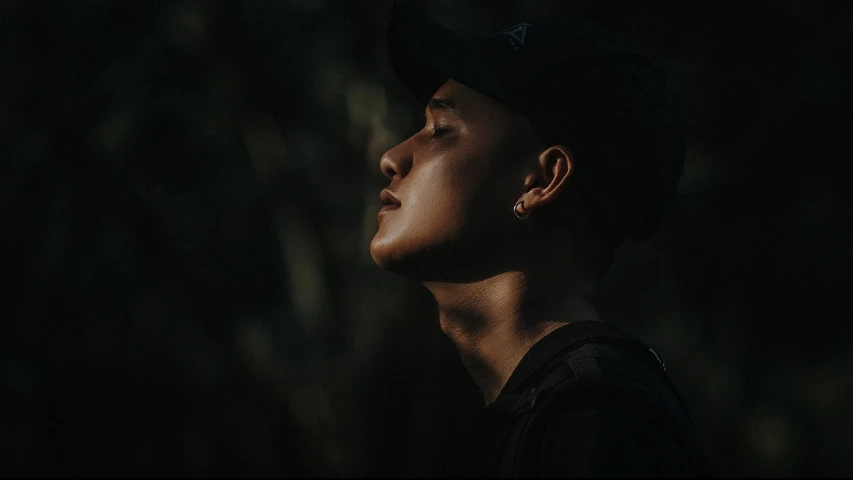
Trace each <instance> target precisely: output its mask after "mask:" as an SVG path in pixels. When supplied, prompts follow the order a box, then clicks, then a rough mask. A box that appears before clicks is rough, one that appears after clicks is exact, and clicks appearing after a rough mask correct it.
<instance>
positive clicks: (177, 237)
mask: <svg viewBox="0 0 853 480" xmlns="http://www.w3.org/2000/svg"><path fill="white" fill-rule="evenodd" d="M425 7H426V8H427V10H429V11H430V12H431V13H432V14H433V15H434V16H435V17H436V18H437V19H439V20H440V21H442V22H444V23H446V24H447V25H449V26H451V27H454V28H464V29H467V30H468V31H470V32H472V33H481V34H484V33H489V32H492V31H496V30H498V29H499V28H501V27H503V26H506V25H508V24H511V23H514V22H515V21H518V20H521V19H523V18H525V17H528V18H529V17H532V16H535V15H537V14H540V13H543V12H549V11H551V12H553V11H562V12H566V13H574V14H580V15H586V16H588V17H590V18H592V19H594V20H597V21H599V22H601V23H604V24H606V25H609V26H611V27H613V28H614V29H616V30H618V31H621V32H624V33H626V34H627V35H629V36H630V37H631V38H632V39H633V40H635V41H636V42H637V43H638V44H639V45H641V46H642V47H643V48H644V49H645V50H646V51H647V52H648V53H649V55H650V56H652V57H653V58H654V59H655V60H656V61H658V62H659V63H660V64H661V65H662V66H663V67H664V69H665V70H666V71H667V72H668V74H669V81H670V85H671V87H672V89H673V91H674V92H675V94H676V96H677V98H678V99H679V101H680V105H681V113H682V116H683V118H684V121H685V125H686V128H687V131H688V136H689V143H688V152H687V165H686V171H685V175H684V178H683V180H682V183H681V186H680V189H679V193H678V196H677V198H676V199H675V202H674V204H673V206H672V208H671V210H670V213H669V215H668V217H667V220H666V222H665V225H664V227H663V228H662V230H661V231H660V232H658V233H657V234H656V235H654V236H653V237H652V238H650V239H649V240H647V241H645V242H643V243H638V244H628V245H625V246H624V247H623V248H622V249H621V250H620V251H619V253H618V256H617V261H616V264H615V265H614V268H613V270H612V271H611V274H610V276H609V277H608V279H607V281H606V285H605V288H604V289H603V291H602V292H601V295H600V296H599V297H600V298H599V299H598V303H599V306H600V309H601V311H602V314H603V315H604V317H605V318H606V319H608V320H610V321H612V322H613V323H615V324H617V325H619V326H621V327H623V328H625V329H626V330H627V331H629V332H631V333H633V334H635V335H637V336H638V337H640V338H641V339H643V340H645V341H646V342H647V343H649V344H651V345H653V346H654V347H655V348H656V349H657V350H658V351H659V352H660V353H661V355H662V356H663V357H664V360H665V361H666V362H667V365H668V366H669V368H670V372H671V375H672V377H673V379H674V381H675V382H676V384H677V385H679V387H680V388H681V390H682V393H683V396H684V397H685V398H686V400H687V402H688V403H689V405H690V407H691V410H692V414H693V416H694V418H695V420H696V423H697V425H698V427H699V429H700V431H701V433H702V437H703V439H704V441H705V442H706V444H707V445H708V447H709V450H710V451H711V453H712V455H713V457H714V459H715V461H716V463H717V465H718V467H719V470H720V472H721V473H722V474H724V475H738V474H746V475H762V476H776V475H783V476H806V475H817V476H843V475H853V455H851V453H853V452H851V451H850V448H849V441H848V437H849V432H850V431H851V428H853V413H851V411H850V410H849V409H847V408H846V407H847V405H849V403H850V402H851V400H853V398H851V395H850V393H851V392H850V383H851V382H850V375H849V373H848V372H850V371H851V370H853V350H850V349H849V348H848V339H849V338H850V335H851V333H853V332H851V323H853V322H851V320H853V315H851V313H853V308H851V303H850V302H849V298H848V297H847V295H848V294H849V293H848V290H849V287H848V286H847V285H849V283H850V282H849V272H850V268H851V264H853V255H851V249H850V248H849V243H850V242H849V239H850V236H851V232H853V211H851V178H853V176H851V175H850V173H851V171H850V170H851V169H850V164H851V161H850V160H851V159H850V152H851V151H853V145H851V144H853V140H852V139H853V136H851V134H850V132H851V131H853V128H851V127H853V125H851V118H853V117H852V116H851V115H850V106H851V90H850V84H851V71H853V68H851V67H853V14H852V13H853V12H851V5H850V4H849V3H845V2H820V3H813V2H770V1H753V2H741V3H739V4H737V5H735V4H728V3H726V4H721V3H719V2H708V3H701V4H696V3H681V4H663V3H660V4H639V3H637V2H631V3H627V2H626V3H613V2H592V1H579V2H560V1H556V0H553V1H545V0H539V1H526V2H516V3H514V4H509V3H505V2H490V1H486V0H477V1H466V2H450V1H434V2H429V3H425ZM389 12H390V2H389V1H387V0H384V1H381V2H365V1H358V2H356V1H342V0H339V1H331V0H326V1H322V0H291V1H272V0H268V1H261V0H254V1H244V2H213V1H200V0H199V1H172V2H163V1H144V2H143V1H128V2H111V1H103V0H86V1H83V0H80V1H76V2H65V1H39V2H30V1H27V0H5V1H3V2H2V3H0V66H2V75H0V154H2V159H3V161H2V164H0V168H2V176H0V182H2V183H0V186H2V188H0V227H2V233H3V234H2V242H0V252H2V262H3V263H2V266H3V271H5V272H7V275H8V276H9V277H10V279H9V281H7V282H6V286H5V287H4V288H3V289H2V294H3V297H2V298H0V300H2V306H3V312H4V313H3V320H4V321H3V322H2V323H0V329H2V337H1V338H2V340H3V350H2V351H0V354H2V358H0V360H2V368H3V369H4V376H3V384H2V392H3V395H2V400H0V402H2V403H0V411H2V417H0V418H2V424H0V448H1V449H2V450H0V451H2V454H0V462H2V463H0V473H2V474H3V475H4V476H8V475H169V474H177V475H216V476H228V475H239V476H259V475H265V476H266V475H275V476H297V475H356V476H361V475H369V474H375V475H380V476H396V475H403V476H422V475H427V474H430V473H432V472H433V470H432V469H433V467H434V466H435V464H436V462H437V461H438V459H440V458H441V457H442V455H444V454H446V453H448V452H449V451H450V450H451V449H452V448H453V447H454V446H455V445H456V442H458V440H459V438H460V436H461V435H463V434H464V433H465V432H466V431H467V428H468V427H469V425H470V424H471V422H472V421H473V418H474V416H475V415H476V413H477V412H478V410H479V409H480V408H481V405H480V396H479V393H478V392H477V390H476V388H475V386H474V384H473V382H472V381H471V380H470V379H469V378H468V376H467V373H466V372H465V371H464V369H463V368H462V365H461V363H460V362H459V360H458V357H457V355H456V352H455V350H454V349H453V347H452V346H451V345H450V343H449V342H448V341H447V340H446V338H444V337H443V334H442V333H441V332H440V330H439V328H438V323H437V321H436V312H435V307H434V305H433V303H432V300H431V298H429V296H428V295H427V294H426V292H425V291H423V290H422V289H421V288H420V287H419V286H418V285H416V284H414V283H412V282H409V281H407V280H404V279H401V278H399V277H395V276H393V275H389V274H387V273H385V272H382V271H380V270H379V269H378V268H376V267H375V266H374V265H373V262H372V261H371V259H370V256H369V254H368V249H367V245H368V243H369V240H370V238H371V237H372V235H373V232H374V231H375V228H376V224H375V213H376V211H377V209H378V207H379V206H380V204H379V201H378V191H379V190H380V189H381V187H382V186H383V185H384V180H383V178H382V176H381V175H380V173H379V170H378V160H379V157H380V155H381V154H382V152H383V151H384V150H385V149H387V148H389V147H391V146H393V145H394V144H395V142H398V141H400V140H401V139H403V138H405V136H406V135H408V134H410V133H412V132H413V131H414V130H415V129H417V128H419V126H420V125H419V124H420V121H421V115H422V113H421V107H420V106H419V105H417V104H415V103H414V101H413V100H412V99H411V98H410V97H409V96H408V94H407V93H406V92H405V91H404V90H403V88H402V87H401V86H399V85H398V84H397V83H396V80H395V79H394V77H393V74H392V73H391V71H390V68H389V66H388V64H387V60H386V58H385V29H386V23H387V20H388V14H389Z"/></svg>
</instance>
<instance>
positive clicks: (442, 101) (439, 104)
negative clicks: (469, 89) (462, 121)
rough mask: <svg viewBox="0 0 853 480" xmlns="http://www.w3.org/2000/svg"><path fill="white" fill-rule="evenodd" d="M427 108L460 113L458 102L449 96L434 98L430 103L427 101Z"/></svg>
mask: <svg viewBox="0 0 853 480" xmlns="http://www.w3.org/2000/svg"><path fill="white" fill-rule="evenodd" d="M427 109H429V110H432V111H436V110H445V111H448V112H453V113H455V114H457V115H459V110H457V109H456V102H454V101H453V100H450V99H449V98H437V97H435V98H432V99H430V101H429V103H427Z"/></svg>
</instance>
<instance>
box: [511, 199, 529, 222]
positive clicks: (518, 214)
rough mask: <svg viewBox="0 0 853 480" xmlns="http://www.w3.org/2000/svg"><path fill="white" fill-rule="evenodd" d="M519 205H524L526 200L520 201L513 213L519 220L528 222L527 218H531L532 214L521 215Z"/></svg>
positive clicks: (513, 208)
mask: <svg viewBox="0 0 853 480" xmlns="http://www.w3.org/2000/svg"><path fill="white" fill-rule="evenodd" d="M519 205H524V200H519V201H518V203H516V204H515V206H514V207H512V212H513V213H514V214H515V216H516V217H517V218H518V219H519V220H527V217H529V216H530V212H524V213H520V212H519V211H518V206H519Z"/></svg>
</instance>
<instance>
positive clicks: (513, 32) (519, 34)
mask: <svg viewBox="0 0 853 480" xmlns="http://www.w3.org/2000/svg"><path fill="white" fill-rule="evenodd" d="M529 26H530V25H529V24H527V23H519V24H518V25H515V26H514V27H509V28H508V29H506V30H504V31H503V32H501V33H503V34H504V35H507V36H509V38H510V40H511V41H512V42H513V43H514V44H515V46H516V47H523V46H524V37H525V36H527V27H529Z"/></svg>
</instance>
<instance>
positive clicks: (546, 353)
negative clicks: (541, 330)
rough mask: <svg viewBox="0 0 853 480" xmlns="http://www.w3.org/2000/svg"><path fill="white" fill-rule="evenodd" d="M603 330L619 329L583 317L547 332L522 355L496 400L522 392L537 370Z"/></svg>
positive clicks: (616, 330) (615, 330) (615, 331)
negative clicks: (581, 320) (583, 319)
mask: <svg viewBox="0 0 853 480" xmlns="http://www.w3.org/2000/svg"><path fill="white" fill-rule="evenodd" d="M602 331H613V332H614V333H617V332H618V329H616V327H613V326H611V325H607V324H603V323H601V322H596V321H583V322H573V323H568V324H566V325H564V326H562V327H559V328H557V329H556V330H554V331H553V332H551V333H549V334H548V335H546V336H544V337H543V338H542V339H541V340H539V341H538V342H536V344H534V345H533V346H532V347H531V348H530V350H528V351H527V353H525V354H524V356H523V357H521V361H520V362H518V366H516V367H515V370H513V372H512V375H510V377H509V380H507V382H506V385H504V388H503V389H502V390H501V393H500V394H499V395H498V398H497V399H496V400H495V402H497V401H498V400H501V399H502V398H504V397H507V396H509V395H513V394H516V393H520V392H521V391H522V390H524V389H525V388H526V387H528V384H529V383H530V381H531V380H533V377H534V376H535V374H536V373H538V372H540V371H541V370H542V367H544V366H545V364H547V363H548V362H549V361H551V360H552V359H554V358H555V357H557V356H558V355H559V354H560V353H563V352H564V351H566V349H567V348H569V347H570V346H572V345H574V344H576V343H577V342H579V341H582V340H584V339H585V338H590V337H591V336H593V335H595V334H597V333H600V332H602ZM617 334H618V333H617Z"/></svg>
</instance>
